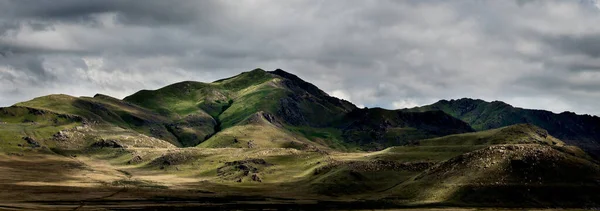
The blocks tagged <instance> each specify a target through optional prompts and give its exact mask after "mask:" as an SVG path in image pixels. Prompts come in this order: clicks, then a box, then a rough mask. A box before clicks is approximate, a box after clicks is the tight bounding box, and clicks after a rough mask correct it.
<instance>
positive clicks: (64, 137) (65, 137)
mask: <svg viewBox="0 0 600 211" xmlns="http://www.w3.org/2000/svg"><path fill="white" fill-rule="evenodd" d="M52 139H54V140H57V141H66V140H68V139H69V136H68V135H67V134H66V133H65V132H63V131H58V132H57V133H55V134H54V135H52Z"/></svg>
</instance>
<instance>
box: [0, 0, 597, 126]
mask: <svg viewBox="0 0 600 211" xmlns="http://www.w3.org/2000/svg"><path fill="white" fill-rule="evenodd" d="M257 67H260V68H263V69H265V70H274V69H276V68H281V69H284V70H286V71H288V72H291V73H294V74H296V75H298V76H299V77H301V78H303V79H305V80H307V81H309V82H311V83H313V84H315V85H317V86H318V87H320V88H322V89H323V90H325V91H326V92H328V93H329V94H331V95H334V96H337V97H340V98H344V99H346V100H349V101H351V102H353V103H355V104H357V105H359V106H368V107H374V106H380V107H384V108H403V107H413V106H417V105H425V104H431V103H433V102H436V101H437V100H439V99H456V98H462V97H470V98H480V99H484V100H488V101H491V100H502V101H505V102H507V103H509V104H512V105H515V106H520V107H526V108H538V109H546V110H551V111H554V112H562V111H565V110H569V111H574V112H576V113H588V114H594V115H599V114H600V9H599V6H598V3H597V2H596V1H593V0H565V1H551V0H539V1H535V0H516V1H509V0H495V1H492V0H490V1H483V0H465V1H445V0H440V1H434V0H432V1H416V0H415V1H385V0H380V1H374V0H373V1H371V0H353V1H352V0H343V1H342V0H340V1H337V0H322V1H316V0H315V1H297V0H286V1H281V0H271V1H269V0H230V1H208V0H202V1H163V0H144V1H121V0H89V1H81V0H39V1H29V0H14V1H12V0H0V106H8V105H12V104H14V103H16V102H20V101H25V100H29V99H31V98H33V97H37V96H41V95H47V94H53V93H65V94H69V95H74V96H82V95H85V96H92V95H94V94H95V93H104V94H108V95H111V96H115V97H118V98H123V97H125V96H127V95H129V94H132V93H134V92H136V91H137V90H140V89H156V88H160V87H163V86H165V85H168V84H171V83H174V82H179V81H183V80H196V81H204V82H210V81H214V80H216V79H220V78H224V77H229V76H232V75H235V74H238V73H240V72H242V71H248V70H252V69H254V68H257Z"/></svg>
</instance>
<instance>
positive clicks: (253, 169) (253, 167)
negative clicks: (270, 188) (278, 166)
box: [217, 159, 272, 182]
mask: <svg viewBox="0 0 600 211" xmlns="http://www.w3.org/2000/svg"><path fill="white" fill-rule="evenodd" d="M268 166H272V164H270V163H267V162H266V161H265V160H263V159H246V160H236V161H232V162H225V165H223V166H222V167H219V168H218V169H217V175H218V176H219V177H222V178H224V179H227V180H232V181H241V180H242V178H244V177H250V178H248V179H249V180H250V181H254V182H262V179H261V178H260V177H259V176H258V173H259V172H260V168H263V167H268Z"/></svg>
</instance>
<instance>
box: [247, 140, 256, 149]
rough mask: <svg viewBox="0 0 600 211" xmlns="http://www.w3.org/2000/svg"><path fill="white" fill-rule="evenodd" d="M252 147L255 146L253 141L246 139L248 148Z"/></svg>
mask: <svg viewBox="0 0 600 211" xmlns="http://www.w3.org/2000/svg"><path fill="white" fill-rule="evenodd" d="M254 147H255V145H254V141H253V140H250V141H248V148H254Z"/></svg>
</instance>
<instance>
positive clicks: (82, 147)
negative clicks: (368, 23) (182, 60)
mask: <svg viewBox="0 0 600 211" xmlns="http://www.w3.org/2000/svg"><path fill="white" fill-rule="evenodd" d="M470 101H472V102H470ZM538 113H542V114H545V116H544V115H538ZM519 115H521V116H519ZM555 116H558V117H555ZM595 118H597V117H591V116H578V115H574V114H568V113H565V114H552V113H550V112H544V111H535V110H526V109H519V108H513V107H512V106H509V105H507V104H504V103H501V102H492V103H487V102H483V101H474V100H461V102H460V103H457V101H440V102H439V103H438V104H435V105H431V106H429V107H421V108H414V109H410V110H409V109H405V110H386V109H382V108H368V109H367V108H362V109H361V108H357V107H356V106H354V105H353V104H352V103H350V102H347V101H345V100H341V99H337V98H335V97H331V96H329V95H328V94H327V93H325V92H323V91H322V90H320V89H319V88H318V87H316V86H314V85H312V84H310V83H308V82H306V81H304V80H302V79H300V78H299V77H297V76H295V75H293V74H291V73H288V72H285V71H283V70H279V69H278V70H275V71H264V70H262V69H255V70H252V71H248V72H244V73H241V74H239V75H236V76H233V77H230V78H226V79H222V80H217V81H214V82H211V83H203V82H193V81H184V82H180V83H176V84H172V85H168V86H166V87H163V88H160V89H157V90H141V91H139V92H136V93H134V94H132V95H130V96H127V97H125V98H124V99H122V100H121V99H116V98H113V97H110V96H107V95H102V94H96V95H95V96H93V97H73V96H68V95H62V94H57V95H48V96H42V97H38V98H35V99H32V100H30V101H26V102H21V103H17V104H15V105H13V106H10V107H6V108H0V190H8V191H0V207H9V208H10V209H24V210H41V209H56V208H57V207H56V206H57V204H59V205H60V209H90V210H95V209H98V210H101V209H104V208H107V206H109V207H110V208H109V209H180V208H181V209H182V210H187V209H193V210H196V209H198V207H200V208H216V207H219V209H298V210H320V209H383V208H406V207H413V208H414V207H417V209H419V208H427V207H548V206H552V207H577V208H589V207H598V206H600V204H599V203H598V202H599V201H600V195H599V194H598V193H600V192H598V190H600V183H598V181H600V166H599V165H598V164H599V163H600V162H599V161H598V160H595V159H594V158H593V157H591V156H590V154H588V153H587V152H593V151H590V148H584V147H586V146H587V145H585V143H588V142H586V141H585V140H588V139H583V138H585V137H588V138H589V140H592V141H590V143H596V142H594V141H593V140H595V139H594V137H595V136H594V134H595V133H596V132H597V130H596V129H595V128H594V127H592V126H593V125H594V124H595ZM521 120H522V121H521ZM521 122H524V123H527V124H517V123H521ZM557 128H558V129H559V132H556V130H557ZM553 130H554V132H552V131H553ZM588 130H589V131H588ZM567 135H568V136H567ZM560 137H567V138H568V137H572V138H573V139H565V140H561V138H560ZM582 140H583V141H582ZM573 145H575V146H573ZM578 146H580V147H581V148H584V149H586V151H587V152H586V151H583V150H582V149H581V148H580V147H578Z"/></svg>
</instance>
